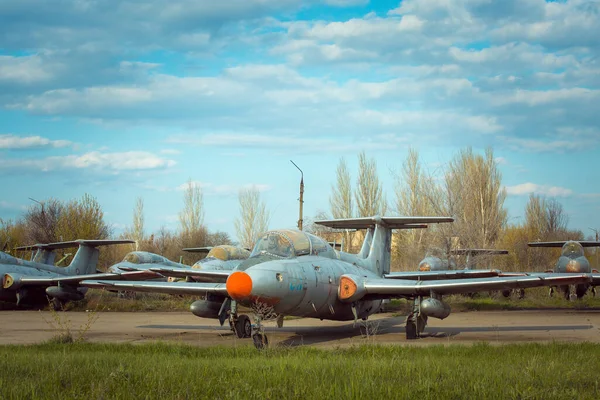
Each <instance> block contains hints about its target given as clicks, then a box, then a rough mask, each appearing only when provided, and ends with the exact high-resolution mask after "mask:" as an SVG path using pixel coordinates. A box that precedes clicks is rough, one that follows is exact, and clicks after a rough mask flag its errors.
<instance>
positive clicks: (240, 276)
mask: <svg viewBox="0 0 600 400" xmlns="http://www.w3.org/2000/svg"><path fill="white" fill-rule="evenodd" d="M225 287H226V288H227V293H229V296H230V297H231V298H232V299H234V300H243V299H246V298H248V297H249V296H250V293H251V292H252V278H250V275H248V274H247V273H245V272H240V271H236V272H234V273H233V274H231V275H229V278H227V283H226V284H225Z"/></svg>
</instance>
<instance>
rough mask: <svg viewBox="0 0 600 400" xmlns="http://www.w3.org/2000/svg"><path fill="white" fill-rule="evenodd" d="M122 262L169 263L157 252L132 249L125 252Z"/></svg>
mask: <svg viewBox="0 0 600 400" xmlns="http://www.w3.org/2000/svg"><path fill="white" fill-rule="evenodd" d="M123 261H124V262H130V263H132V264H164V263H170V261H169V260H168V259H167V258H165V257H163V256H159V255H158V254H153V253H147V252H145V251H132V252H131V253H129V254H127V255H126V256H125V258H124V259H123Z"/></svg>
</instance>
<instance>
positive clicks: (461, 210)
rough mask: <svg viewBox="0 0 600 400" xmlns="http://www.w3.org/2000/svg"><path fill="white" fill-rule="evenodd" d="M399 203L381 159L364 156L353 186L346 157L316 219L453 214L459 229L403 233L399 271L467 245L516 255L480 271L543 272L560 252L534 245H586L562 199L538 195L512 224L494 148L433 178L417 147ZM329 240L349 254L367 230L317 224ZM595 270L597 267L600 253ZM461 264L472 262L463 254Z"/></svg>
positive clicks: (493, 260) (467, 154) (398, 239)
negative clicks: (386, 183) (388, 189)
mask: <svg viewBox="0 0 600 400" xmlns="http://www.w3.org/2000/svg"><path fill="white" fill-rule="evenodd" d="M393 175H394V181H395V182H394V188H393V196H391V197H392V199H393V200H392V202H391V203H389V204H388V203H387V201H386V196H385V192H384V188H383V185H382V183H381V181H380V179H379V176H378V171H377V164H376V161H375V159H374V158H368V157H367V156H366V154H365V153H364V152H362V153H360V154H359V155H358V171H357V173H356V180H355V181H353V179H352V175H351V173H350V170H349V168H348V164H347V162H346V160H345V159H344V158H343V157H342V158H341V159H340V160H339V163H338V166H337V169H336V179H335V182H334V183H333V184H332V186H331V194H330V197H329V210H328V211H321V212H320V213H318V215H316V216H315V219H328V218H352V217H368V216H372V215H401V216H452V217H454V219H455V222H454V223H452V224H439V225H436V224H433V225H431V226H430V227H429V228H428V229H414V230H399V231H397V232H396V234H395V235H394V238H393V253H394V254H393V261H392V263H393V265H392V268H393V269H395V270H411V269H413V270H414V269H416V267H417V266H418V263H419V261H420V260H421V259H423V258H424V256H425V254H426V253H427V252H430V251H432V250H434V249H439V250H438V251H437V252H438V253H442V254H446V255H450V254H451V251H452V250H455V249H459V248H479V249H505V250H509V252H510V255H508V256H480V257H478V259H477V260H475V262H476V263H477V266H479V267H482V268H487V267H490V266H494V267H496V268H501V269H503V270H506V271H517V270H527V271H542V270H546V269H549V268H551V267H552V265H553V263H554V262H555V260H556V258H557V257H558V256H559V255H560V249H540V248H529V247H528V246H527V243H528V242H532V241H550V240H557V241H558V240H583V239H584V235H583V233H582V232H581V231H578V230H570V229H568V222H569V218H568V215H567V214H566V212H565V211H564V209H563V206H562V205H561V203H560V202H559V201H558V200H556V199H554V198H547V197H545V196H541V195H536V194H533V193H532V194H531V195H530V197H529V200H528V203H527V205H526V207H525V210H524V211H525V212H524V218H523V220H522V221H521V222H512V223H511V222H509V220H508V213H507V210H506V208H505V207H504V202H505V200H506V190H505V189H504V186H503V185H502V174H501V172H500V170H499V168H498V163H497V161H496V159H495V157H494V152H493V149H492V148H488V149H486V150H485V153H484V154H476V153H475V152H473V150H472V149H471V148H465V149H462V150H460V151H458V152H457V154H455V155H454V157H453V158H452V159H451V160H450V162H449V163H448V164H447V165H446V166H445V168H443V170H442V171H435V173H430V172H429V171H427V170H426V169H425V168H424V167H423V165H422V162H421V160H420V157H419V153H418V151H417V150H414V149H410V150H409V151H408V154H407V156H406V159H405V160H404V162H403V164H402V169H401V171H399V172H393ZM309 229H311V230H312V231H313V232H315V233H317V234H319V235H322V236H325V237H326V238H327V239H328V240H330V241H331V240H336V241H337V242H338V243H339V242H341V241H342V240H343V242H344V243H345V248H346V250H348V251H353V252H355V251H357V250H358V247H359V246H360V245H361V241H362V237H363V236H362V233H361V232H334V231H332V230H330V229H327V228H323V227H319V226H317V225H314V224H313V225H311V226H310V228H309ZM592 253H593V260H592V265H596V263H597V260H596V257H597V256H596V252H595V251H594V250H592V252H590V254H592ZM455 259H456V261H457V264H458V265H461V264H463V265H464V263H465V260H464V259H460V258H459V257H455Z"/></svg>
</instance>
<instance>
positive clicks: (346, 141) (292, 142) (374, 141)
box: [167, 133, 410, 153]
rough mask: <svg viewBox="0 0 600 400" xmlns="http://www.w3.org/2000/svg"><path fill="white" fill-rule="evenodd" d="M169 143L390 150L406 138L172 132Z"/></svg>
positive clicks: (244, 146) (337, 150) (328, 150)
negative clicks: (183, 133)
mask: <svg viewBox="0 0 600 400" xmlns="http://www.w3.org/2000/svg"><path fill="white" fill-rule="evenodd" d="M167 141H168V142H170V143H176V144H186V145H192V146H207V147H219V148H223V147H230V148H240V149H247V148H256V149H267V150H268V149H281V150H294V151H296V152H310V153H317V152H357V151H360V150H394V149H397V148H398V147H399V146H402V145H406V144H407V143H408V142H409V141H410V138H409V137H408V135H407V136H406V137H402V136H399V135H394V134H387V135H374V136H372V137H364V138H359V139H356V140H353V139H351V138H347V137H339V138H313V137H297V136H283V135H282V136H269V135H260V134H236V133H209V134H204V135H174V136H171V137H169V138H168V139H167Z"/></svg>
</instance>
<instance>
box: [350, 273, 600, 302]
mask: <svg viewBox="0 0 600 400" xmlns="http://www.w3.org/2000/svg"><path fill="white" fill-rule="evenodd" d="M597 277H598V279H600V275H597ZM593 279H595V277H593V276H592V274H553V273H540V274H536V275H523V276H510V277H491V278H476V279H453V280H431V281H416V280H399V279H398V280H394V279H384V278H374V279H372V278H364V277H360V276H358V275H350V274H348V275H342V277H341V278H340V289H339V298H340V300H341V301H345V302H353V301H357V300H361V299H369V298H370V299H388V298H397V297H407V298H410V297H416V296H430V295H432V294H439V295H446V294H456V293H473V292H482V291H488V290H504V289H515V288H531V287H538V286H559V285H571V284H579V283H592V282H593Z"/></svg>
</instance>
